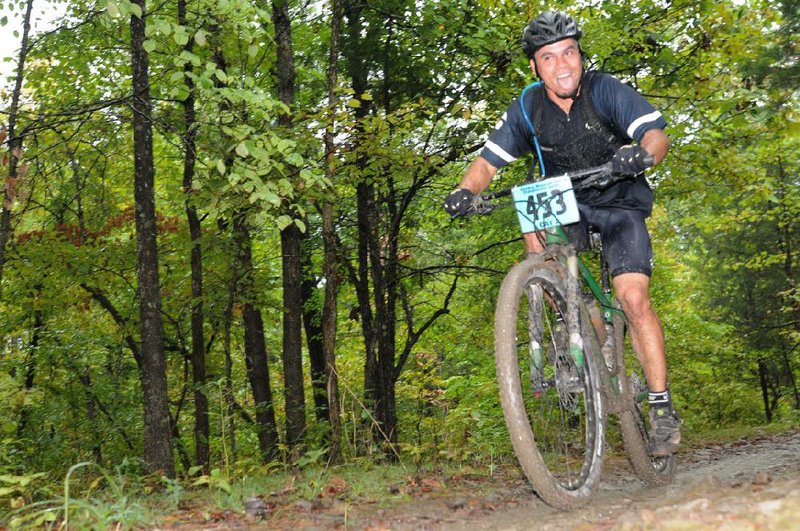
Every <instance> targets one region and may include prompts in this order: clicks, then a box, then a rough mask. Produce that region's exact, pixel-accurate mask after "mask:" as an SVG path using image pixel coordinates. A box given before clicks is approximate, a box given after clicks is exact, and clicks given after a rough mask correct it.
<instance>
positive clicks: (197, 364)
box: [178, 0, 211, 473]
mask: <svg viewBox="0 0 800 531" xmlns="http://www.w3.org/2000/svg"><path fill="white" fill-rule="evenodd" d="M178 24H181V25H186V0H179V2H178ZM193 43H194V39H189V42H188V43H187V44H186V48H185V49H186V50H187V51H189V52H191V51H192V47H193ZM191 72H192V64H191V63H190V62H187V63H186V65H185V66H184V73H185V75H184V83H186V86H187V87H189V97H188V98H186V100H185V101H184V103H183V122H184V136H183V145H184V158H183V193H184V195H185V197H186V202H185V210H186V219H187V223H188V225H189V237H190V239H191V242H192V250H191V256H190V261H191V269H192V317H191V321H192V354H191V362H192V389H193V394H194V442H195V444H194V448H195V464H196V465H198V466H202V467H203V470H204V471H205V472H206V473H207V472H208V471H209V466H210V456H209V446H208V445H209V437H210V435H211V429H210V426H209V420H208V398H207V396H206V353H205V339H204V336H203V321H204V315H203V253H202V247H201V246H200V238H201V230H200V228H201V227H200V218H199V217H198V215H197V207H196V206H195V205H194V203H193V202H192V182H193V180H194V172H195V163H196V154H195V153H196V151H197V145H196V144H197V143H196V138H195V137H196V135H197V123H196V117H195V108H194V105H195V101H194V81H193V80H192V77H191V75H189V74H191Z"/></svg>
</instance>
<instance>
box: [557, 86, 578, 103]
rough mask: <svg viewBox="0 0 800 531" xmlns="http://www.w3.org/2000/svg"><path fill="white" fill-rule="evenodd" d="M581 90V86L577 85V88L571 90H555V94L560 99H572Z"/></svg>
mask: <svg viewBox="0 0 800 531" xmlns="http://www.w3.org/2000/svg"><path fill="white" fill-rule="evenodd" d="M580 90H581V86H580V85H578V88H576V89H575V90H573V91H572V92H556V96H558V97H559V98H561V99H562V100H567V99H569V100H574V99H575V98H577V97H578V92H579V91H580Z"/></svg>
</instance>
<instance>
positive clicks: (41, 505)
mask: <svg viewBox="0 0 800 531" xmlns="http://www.w3.org/2000/svg"><path fill="white" fill-rule="evenodd" d="M793 429H794V430H796V429H797V426H793V425H791V424H787V423H780V424H779V423H775V424H771V425H764V426H755V427H753V426H737V427H727V428H720V429H709V430H705V431H702V432H692V433H686V434H685V444H686V446H687V447H688V448H695V447H703V446H708V445H713V444H724V443H729V442H735V441H738V440H741V439H743V438H753V437H761V436H770V435H775V434H778V433H782V432H786V431H790V430H793ZM617 453H618V452H617ZM485 461H486V462H487V463H488V462H490V459H489V456H487V458H486V460H485ZM491 462H492V466H491V467H490V466H488V465H487V466H480V465H478V466H464V465H459V464H454V463H448V462H446V461H441V460H439V461H437V464H436V467H432V466H431V465H430V464H423V465H422V466H419V467H409V466H404V465H402V464H396V463H377V462H375V461H373V460H371V459H367V458H360V459H357V460H353V461H351V462H348V463H346V464H343V465H338V466H331V467H326V466H323V465H320V464H311V465H309V466H307V467H305V468H303V469H297V468H295V469H276V468H274V467H273V468H269V467H261V466H257V465H254V464H251V466H249V467H246V466H241V467H239V469H238V472H237V473H236V475H235V476H234V475H230V476H228V475H226V474H224V473H223V472H221V471H219V470H217V471H215V472H212V474H209V475H208V476H202V477H200V478H192V479H184V480H166V479H163V478H142V477H140V476H138V475H137V474H136V467H134V466H130V464H122V465H120V466H118V467H116V468H115V470H113V471H108V470H104V469H102V468H100V467H97V466H96V465H93V464H90V463H82V464H79V465H75V466H74V467H72V468H71V469H70V471H69V473H68V474H67V475H66V478H65V480H64V482H63V485H62V488H61V492H60V495H58V496H51V497H50V498H49V499H47V500H41V501H35V502H30V501H29V502H28V503H26V504H25V505H23V506H22V507H21V508H18V509H16V510H14V511H11V512H9V513H7V514H5V515H3V517H2V519H1V520H0V525H3V524H5V525H7V526H8V527H9V528H12V529H14V528H16V529H32V528H37V529H38V528H53V529H64V528H71V529H111V528H114V529H133V528H146V527H150V526H152V525H156V524H157V523H158V522H160V521H164V520H165V519H167V520H168V519H170V518H173V519H174V518H176V516H175V515H176V514H181V515H182V516H181V517H185V518H187V519H189V520H190V521H195V522H197V521H203V520H207V519H209V518H211V517H212V516H213V515H214V514H217V513H225V512H226V511H227V513H228V514H231V515H234V516H233V517H236V518H239V517H241V515H242V514H243V513H244V511H245V507H244V501H245V500H247V499H248V498H253V497H258V498H261V499H262V500H265V501H266V502H268V503H269V504H270V511H271V514H273V515H277V516H280V515H281V514H288V513H290V512H291V511H293V510H294V507H295V504H297V503H301V502H302V503H313V502H315V501H319V500H336V503H338V504H340V505H342V506H343V507H344V508H345V509H344V510H345V511H346V510H347V507H352V506H369V507H371V508H374V509H382V508H391V507H393V506H397V505H400V504H403V503H406V502H408V501H409V500H410V499H411V498H412V497H413V496H416V495H419V493H420V492H425V490H424V489H425V488H426V485H427V488H430V486H431V485H434V486H435V487H434V488H435V489H436V490H440V491H442V492H448V491H449V490H454V489H457V488H458V486H457V483H458V481H455V480H454V481H450V479H451V478H459V477H461V478H463V477H470V478H473V479H474V480H476V481H479V482H480V485H481V488H486V489H492V488H493V486H499V485H501V484H502V477H515V476H517V475H519V474H518V471H517V470H516V468H515V467H516V463H515V461H514V458H513V456H501V458H500V460H499V462H498V460H497V456H492V459H491ZM498 470H499V471H500V472H499V473H498ZM495 480H498V481H495ZM426 482H427V483H426ZM49 492H51V493H52V492H58V491H57V489H54V488H51V489H49Z"/></svg>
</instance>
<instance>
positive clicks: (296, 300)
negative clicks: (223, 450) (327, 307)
mask: <svg viewBox="0 0 800 531" xmlns="http://www.w3.org/2000/svg"><path fill="white" fill-rule="evenodd" d="M272 22H273V24H274V25H275V43H276V47H277V48H276V54H277V67H278V98H279V99H280V101H281V102H282V103H284V104H286V106H287V107H289V108H291V107H292V105H293V104H294V90H295V89H294V80H295V77H296V73H295V68H294V55H293V52H292V24H291V19H290V18H289V3H288V1H287V0H273V2H272ZM278 123H279V124H280V125H281V126H283V127H284V128H287V129H288V128H289V127H290V126H291V124H292V116H291V114H289V113H285V114H281V115H280V116H279V117H278ZM290 215H291V213H290ZM300 238H301V234H300V230H299V229H298V228H297V225H295V224H294V223H292V224H291V225H289V226H288V227H286V228H285V229H283V230H282V231H281V249H282V253H283V312H284V313H283V378H284V389H285V393H286V444H287V446H288V447H289V449H290V450H292V449H295V448H298V447H299V446H300V445H301V444H302V442H303V438H304V437H305V431H306V419H305V395H304V388H303V387H304V386H303V363H302V311H303V308H302V288H301V271H302V260H301V258H300V253H301V245H300Z"/></svg>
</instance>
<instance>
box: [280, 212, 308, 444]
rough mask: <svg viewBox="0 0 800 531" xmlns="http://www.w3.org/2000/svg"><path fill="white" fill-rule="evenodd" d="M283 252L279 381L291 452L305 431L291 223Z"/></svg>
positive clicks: (296, 237)
mask: <svg viewBox="0 0 800 531" xmlns="http://www.w3.org/2000/svg"><path fill="white" fill-rule="evenodd" d="M281 249H282V252H283V380H284V390H285V393H286V445H287V446H288V447H289V448H290V449H295V448H297V447H298V446H300V445H301V444H302V442H303V437H304V436H305V430H306V417H305V394H304V389H303V364H302V337H301V312H302V307H301V299H302V296H301V293H300V272H301V263H300V230H299V229H298V228H297V226H296V225H295V224H294V223H292V224H291V225H289V226H288V227H287V228H285V229H284V230H283V231H281Z"/></svg>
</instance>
